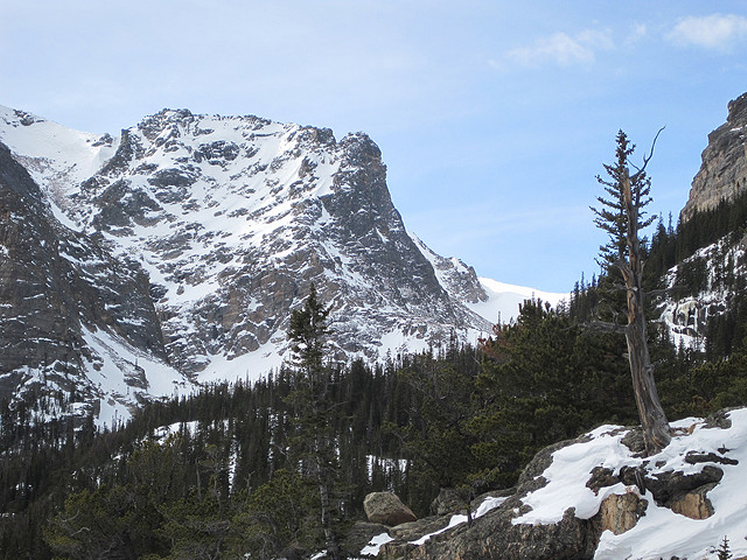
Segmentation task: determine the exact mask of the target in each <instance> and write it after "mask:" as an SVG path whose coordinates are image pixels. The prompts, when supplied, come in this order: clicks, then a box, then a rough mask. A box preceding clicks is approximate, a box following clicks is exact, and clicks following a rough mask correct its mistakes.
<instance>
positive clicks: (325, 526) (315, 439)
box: [288, 284, 343, 560]
mask: <svg viewBox="0 0 747 560" xmlns="http://www.w3.org/2000/svg"><path fill="white" fill-rule="evenodd" d="M329 312H330V309H329V308H325V307H324V306H323V305H322V304H321V302H320V301H319V300H318V298H317V293H316V287H315V286H314V284H311V288H310V289H309V296H308V298H307V299H306V302H305V303H304V306H303V307H302V308H301V309H298V310H295V311H293V313H292V314H291V321H290V329H289V331H288V338H289V339H290V340H291V342H292V343H293V353H294V362H295V365H296V366H297V370H296V372H295V382H294V389H293V391H292V392H291V393H290V395H289V396H288V402H289V404H290V405H291V406H292V407H293V409H294V421H295V422H296V438H295V441H296V444H297V447H298V448H300V449H301V450H302V451H301V456H300V460H301V462H302V463H303V464H304V466H305V468H306V469H307V470H308V474H309V476H310V477H311V478H312V479H313V480H314V481H315V482H316V485H317V489H318V492H319V515H320V526H321V528H322V532H323V534H324V542H325V546H326V547H327V556H328V557H330V558H332V559H333V560H341V559H342V557H343V556H342V553H341V551H340V545H339V542H338V535H337V527H336V526H337V520H336V515H335V510H336V508H335V504H334V500H335V496H334V493H335V489H336V487H337V481H338V480H339V470H340V469H339V465H338V462H339V460H338V453H337V451H338V450H337V442H336V438H335V431H334V424H333V422H332V421H331V420H332V418H331V415H332V413H333V409H334V407H333V406H331V403H332V401H331V389H332V387H331V376H330V371H329V368H327V367H325V363H324V358H325V349H326V343H327V336H328V335H329V334H330V329H329V327H328V326H327V323H326V321H327V317H328V315H329Z"/></svg>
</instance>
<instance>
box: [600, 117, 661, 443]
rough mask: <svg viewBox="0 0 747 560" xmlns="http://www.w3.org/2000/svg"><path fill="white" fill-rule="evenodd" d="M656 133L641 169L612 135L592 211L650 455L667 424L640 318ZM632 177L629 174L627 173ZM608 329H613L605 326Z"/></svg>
mask: <svg viewBox="0 0 747 560" xmlns="http://www.w3.org/2000/svg"><path fill="white" fill-rule="evenodd" d="M662 130H663V128H662V129H661V130H659V132H657V134H656V137H655V138H654V141H653V143H652V145H651V151H650V152H649V154H648V155H647V156H644V158H643V164H642V165H641V167H636V166H635V165H633V164H632V163H630V156H631V155H632V154H633V151H634V150H635V146H634V145H632V144H630V142H629V141H628V137H627V135H626V134H625V133H624V132H623V131H622V130H621V131H619V132H618V134H617V149H616V151H615V155H616V158H617V160H616V162H615V163H614V164H610V165H607V164H605V165H604V169H605V171H606V172H607V175H608V176H609V177H608V178H606V179H603V178H602V177H599V176H597V181H599V183H601V184H602V185H603V186H604V190H605V191H606V192H607V194H608V195H609V196H608V197H604V196H600V197H597V200H598V201H599V203H600V204H601V206H600V207H599V208H592V211H593V212H594V214H595V215H596V218H595V219H594V223H595V224H596V225H597V227H599V228H600V229H603V230H604V231H606V232H607V233H608V234H609V242H608V243H607V244H606V245H603V246H601V247H600V254H599V259H598V262H599V264H600V265H601V266H602V268H603V269H605V270H607V271H608V272H609V271H610V270H612V269H617V270H619V272H620V274H621V276H622V278H623V282H624V285H625V290H626V294H627V320H628V322H627V325H625V326H620V330H622V331H623V332H624V333H625V340H626V342H627V346H628V363H629V366H630V374H631V377H632V380H633V391H634V393H635V400H636V406H637V407H638V415H639V417H640V419H641V425H642V426H643V437H644V442H645V445H646V452H647V453H648V454H653V453H656V452H658V451H660V450H661V449H663V448H664V447H666V445H667V444H668V443H669V441H670V439H671V437H670V434H669V424H668V422H667V418H666V415H665V414H664V409H663V408H662V406H661V402H660V401H659V395H658V393H657V391H656V383H655V381H654V366H653V364H652V363H651V357H650V355H649V350H648V339H647V331H646V316H645V313H644V303H645V301H644V298H645V293H644V289H643V265H644V260H643V247H642V246H641V237H640V232H641V230H643V229H644V228H646V227H647V226H649V225H651V223H652V222H653V220H654V218H655V216H651V217H648V218H647V217H646V213H645V212H644V208H645V207H646V206H647V205H648V204H649V203H650V202H651V197H650V195H649V192H650V190H651V180H650V179H649V177H648V176H647V175H646V166H647V165H648V162H649V161H650V160H651V157H652V156H653V153H654V146H655V145H656V140H657V138H658V137H659V134H660V133H661V131H662ZM631 167H633V169H634V172H633V173H632V174H631V170H630V168H631ZM608 326H611V327H612V325H608Z"/></svg>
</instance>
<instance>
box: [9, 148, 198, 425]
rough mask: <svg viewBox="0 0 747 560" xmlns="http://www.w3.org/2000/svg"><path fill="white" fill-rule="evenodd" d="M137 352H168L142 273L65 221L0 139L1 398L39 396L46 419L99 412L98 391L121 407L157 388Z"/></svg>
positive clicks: (155, 357)
mask: <svg viewBox="0 0 747 560" xmlns="http://www.w3.org/2000/svg"><path fill="white" fill-rule="evenodd" d="M125 349H132V351H125ZM136 349H139V350H136ZM139 353H142V354H143V355H144V356H148V357H149V360H150V361H151V362H152V361H160V362H163V361H165V360H166V352H165V350H164V346H163V339H162V336H161V329H160V321H159V319H158V316H157V313H156V310H155V308H154V306H153V303H152V300H151V295H150V285H149V282H148V278H147V276H146V274H145V273H144V271H143V270H142V268H141V267H140V266H139V265H138V264H137V263H135V262H134V261H131V260H128V259H126V258H119V259H118V258H114V257H112V256H111V255H110V254H109V253H108V251H106V249H105V248H103V247H102V246H101V245H100V244H99V243H98V242H97V241H96V240H95V239H94V238H92V237H91V236H88V235H85V234H83V233H80V232H76V231H73V230H71V229H69V228H67V227H65V226H64V225H62V224H61V223H60V222H59V221H58V220H57V219H56V218H55V217H54V215H53V214H52V211H51V209H50V208H49V206H48V204H47V203H46V201H45V198H44V196H43V194H42V192H41V190H40V189H39V187H38V186H37V185H36V183H35V182H34V181H33V179H32V178H31V177H30V176H29V174H28V173H27V172H26V170H25V169H24V168H23V167H22V166H21V165H20V164H18V163H17V162H16V161H15V160H14V159H13V157H12V156H11V153H10V151H9V149H8V148H7V147H6V146H5V145H3V144H1V143H0V399H12V400H14V401H17V402H21V401H24V400H33V401H36V402H39V401H46V405H45V407H44V408H45V409H46V410H47V414H48V417H50V418H51V417H54V416H58V415H63V414H65V412H66V409H67V410H71V409H72V410H74V411H75V413H76V414H77V415H79V416H85V415H86V414H89V413H91V412H99V410H97V407H99V406H100V404H99V400H100V399H102V400H105V401H106V402H111V403H112V404H111V406H113V407H115V408H117V407H119V410H120V412H123V411H125V412H126V410H127V409H128V408H130V407H133V406H137V405H138V404H140V402H141V401H142V400H145V399H148V398H149V397H150V396H151V395H152V394H153V393H156V394H158V392H159V389H155V390H151V389H152V388H151V387H150V384H151V383H152V382H153V381H154V379H153V378H152V377H149V376H148V375H147V373H148V372H146V371H145V369H144V368H143V366H147V365H148V363H149V362H148V360H147V359H144V360H143V362H142V363H138V360H137V358H138V354H139ZM162 367H163V369H164V370H167V369H168V367H167V366H166V364H165V363H162ZM98 372H101V377H102V378H106V377H109V376H115V377H116V379H114V380H111V379H110V381H113V383H112V385H113V386H114V387H115V388H114V390H112V389H113V387H111V386H110V387H105V386H104V384H103V383H102V382H101V381H98V382H97V380H96V379H95V376H96V374H97V373H98ZM172 373H173V379H174V380H181V382H183V383H186V382H187V380H185V379H184V378H183V377H182V376H180V375H179V374H178V373H177V372H176V371H172ZM161 381H163V380H161ZM167 385H168V383H167ZM172 391H173V387H172V386H169V387H168V389H167V390H166V394H169V393H171V392H172ZM71 394H74V395H76V398H74V399H70V398H69V395H71ZM161 394H163V393H161ZM71 400H72V402H70V401H71ZM31 404H33V403H31ZM41 419H43V418H41ZM108 421H109V422H111V419H109V420H108Z"/></svg>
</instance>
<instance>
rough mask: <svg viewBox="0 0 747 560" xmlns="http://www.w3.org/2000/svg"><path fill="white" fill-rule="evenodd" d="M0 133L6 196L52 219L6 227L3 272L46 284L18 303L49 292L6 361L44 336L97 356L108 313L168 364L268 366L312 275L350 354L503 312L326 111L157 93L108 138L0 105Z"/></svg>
mask: <svg viewBox="0 0 747 560" xmlns="http://www.w3.org/2000/svg"><path fill="white" fill-rule="evenodd" d="M0 140H2V141H4V142H6V143H7V144H8V145H9V147H10V150H11V151H12V155H13V157H14V158H15V160H16V162H19V163H20V164H23V166H24V167H25V168H26V169H27V170H28V172H29V173H30V176H29V175H28V174H26V172H25V171H24V170H23V169H22V168H21V166H20V165H18V164H17V163H16V162H12V161H11V159H10V154H9V153H8V152H7V150H6V151H5V153H4V154H5V158H6V162H5V164H4V166H5V167H7V169H9V170H10V171H11V172H12V173H15V174H17V175H18V176H23V177H24V178H23V179H22V180H18V179H17V178H16V179H13V180H8V181H6V184H5V191H6V194H5V196H8V197H11V198H12V201H11V200H10V199H9V202H8V205H9V206H8V207H9V208H11V207H13V208H16V207H19V208H20V205H24V212H25V216H26V218H25V219H26V220H27V222H28V223H33V224H35V225H36V226H37V227H38V228H40V229H39V232H38V234H37V233H35V234H34V235H33V236H24V235H22V234H21V233H20V232H21V231H22V226H21V225H18V226H17V231H16V230H12V231H16V233H15V234H12V231H11V229H8V230H7V231H8V232H10V233H6V234H4V235H5V238H6V245H4V247H6V249H5V250H4V254H5V259H6V260H5V261H2V262H3V263H4V264H0V266H4V267H5V268H6V269H8V270H9V271H10V270H12V271H16V272H13V273H12V274H11V272H8V273H6V274H4V276H3V277H2V282H3V283H2V287H1V288H0V289H2V290H5V291H6V292H12V291H14V290H15V291H17V290H18V288H17V286H19V285H27V286H35V287H34V288H33V289H32V288H31V287H29V288H28V289H27V292H28V293H26V292H24V293H23V294H20V293H19V294H17V295H14V296H13V298H14V299H12V298H11V297H10V296H8V297H7V300H3V301H4V303H5V304H6V307H5V308H4V309H5V312H6V314H7V320H8V321H11V322H16V323H17V324H19V325H21V324H22V323H23V321H21V320H20V317H23V316H25V315H26V314H28V313H29V311H27V309H26V307H25V306H26V305H30V304H23V305H22V303H23V302H24V301H26V300H24V299H23V298H29V300H28V301H34V299H33V298H38V299H39V302H38V303H39V305H41V302H42V301H43V302H44V305H46V306H49V307H51V308H52V309H50V310H49V313H48V315H49V317H46V316H39V317H36V316H35V318H34V320H35V321H39V325H38V327H35V328H36V329H37V330H36V331H35V335H34V336H33V337H28V339H27V340H25V341H23V347H22V348H21V347H19V348H18V350H17V351H16V350H14V351H13V353H12V356H15V357H14V358H13V359H10V358H8V359H5V358H2V359H0V368H2V369H1V370H0V371H2V372H10V371H13V372H16V371H17V370H18V368H23V367H27V366H29V365H31V361H29V360H31V358H29V356H41V355H44V354H45V353H46V354H47V358H45V359H46V360H47V362H50V363H51V362H52V361H54V359H53V357H52V354H50V350H49V349H48V348H47V346H48V345H45V344H41V343H40V342H39V341H40V340H41V339H42V338H43V337H44V336H49V337H50V338H52V339H54V340H55V341H56V342H55V343H54V344H56V345H57V346H59V347H60V348H64V349H66V351H67V352H68V354H70V355H71V356H73V358H70V360H73V361H74V360H76V359H77V360H79V361H80V360H85V356H86V355H87V354H86V353H87V352H89V353H90V347H91V343H90V340H88V339H86V335H85V333H87V332H95V330H96V329H97V328H98V329H101V330H103V331H105V332H106V333H107V336H109V335H110V336H112V337H116V339H117V341H118V343H121V344H126V345H128V346H129V347H130V349H131V351H129V354H128V356H129V355H134V354H135V353H141V354H142V355H143V356H147V357H148V360H150V362H149V363H151V364H153V363H160V364H162V366H159V367H161V368H166V369H165V370H164V371H168V372H169V373H168V375H167V377H169V379H170V380H171V381H174V380H176V379H177V378H179V377H181V376H187V377H188V378H189V379H190V380H191V381H194V382H203V381H205V382H207V381H213V380H218V379H235V378H237V377H240V378H244V377H247V376H248V377H256V376H258V375H261V374H263V373H265V372H266V371H267V370H268V369H270V368H272V367H278V366H279V365H280V364H281V362H282V359H283V357H284V356H285V355H286V354H287V352H288V344H287V340H286V332H287V324H288V319H289V316H290V313H291V311H292V310H293V309H294V308H296V307H297V306H299V305H301V303H302V302H303V300H304V299H305V296H306V294H307V293H308V289H309V286H310V284H311V283H312V282H313V283H314V284H315V285H316V287H317V290H318V292H319V294H320V297H321V298H322V300H323V301H326V302H328V303H329V305H330V306H331V308H332V314H331V316H330V317H331V327H332V329H333V331H334V333H335V335H334V337H333V340H332V345H333V352H334V354H335V356H336V357H337V358H338V359H340V360H344V359H348V358H351V357H356V356H360V357H367V358H383V357H384V356H385V355H386V354H387V353H388V352H392V353H396V352H398V351H399V350H401V349H405V348H406V349H408V350H419V349H423V348H427V347H429V346H433V345H439V344H441V343H445V342H446V341H448V340H450V339H452V338H453V337H457V338H461V339H463V340H468V339H472V340H474V338H476V337H477V336H478V335H479V334H480V333H484V332H488V331H489V329H490V327H491V324H490V321H488V320H486V319H485V318H483V317H481V316H480V315H478V314H477V313H475V312H473V311H472V310H470V309H469V308H468V307H467V305H469V304H476V303H481V302H482V303H484V302H486V301H487V299H488V297H487V295H486V293H485V291H484V289H483V288H482V286H481V285H480V283H479V281H478V279H477V276H476V275H475V272H474V270H473V269H472V268H471V267H467V266H465V265H464V264H463V263H461V261H458V260H457V259H444V258H443V257H440V256H438V255H436V254H435V253H433V252H432V251H430V250H429V249H428V248H427V247H425V245H424V244H422V242H420V241H419V240H414V239H413V238H412V237H411V236H410V235H409V234H408V232H407V231H406V229H405V227H404V224H403V222H402V219H401V217H400V215H399V213H398V212H397V210H396V209H395V208H394V206H393V204H392V201H391V197H390V195H389V191H388V188H387V184H386V167H385V165H384V164H383V162H382V159H381V152H380V151H379V149H378V147H377V146H376V144H375V143H374V142H373V141H372V140H371V139H370V138H369V137H368V136H366V135H365V134H362V133H356V134H349V135H347V136H345V137H344V138H342V139H341V140H339V141H338V140H336V139H335V137H334V135H333V134H332V131H330V130H329V129H320V128H314V127H306V126H299V125H295V124H281V123H276V122H272V121H268V120H266V119H261V118H258V117H254V116H243V117H222V116H205V115H194V114H192V113H190V112H189V111H186V110H163V111H161V112H160V113H158V114H156V115H152V116H150V117H147V118H145V119H143V121H141V122H140V123H139V124H137V125H136V126H133V127H131V128H129V129H126V130H123V131H122V133H121V135H120V136H119V137H117V138H114V137H112V136H109V135H104V136H96V135H91V134H86V133H80V132H76V131H71V130H69V129H66V128H64V127H62V126H60V125H57V124H55V123H50V122H48V121H45V120H43V119H40V118H38V117H35V116H33V115H29V114H27V113H22V112H19V111H13V110H10V109H3V110H2V111H0ZM11 164H12V166H11ZM32 179H33V180H35V181H36V183H37V184H38V185H39V186H38V187H37V186H36V185H34V181H33V180H32ZM19 190H23V192H24V193H26V194H24V195H23V196H22V195H20V194H19V193H18V192H16V191H19ZM27 191H28V192H27ZM30 193H31V194H30ZM11 203H12V204H13V206H10V204H11ZM19 212H20V210H19ZM13 215H15V214H13ZM9 216H10V214H9ZM13 224H15V222H13V221H12V220H11V219H10V218H8V225H7V226H6V227H7V228H12V227H16V226H13ZM44 228H46V229H44ZM11 235H15V236H16V237H14V238H13V239H11V238H10V237H9V236H11ZM22 245H23V247H22ZM19 255H22V257H20V256H19ZM0 258H3V257H2V254H0ZM23 259H26V261H23V263H24V264H22V260H23ZM56 263H59V264H56ZM21 271H23V272H21ZM23 274H26V275H30V278H29V279H25V277H24V278H23V279H21V276H22V275H23ZM48 274H53V275H54V282H52V281H51V280H49V279H48V278H47V276H45V275H48ZM21 280H22V281H21ZM19 282H21V283H20V284H19ZM24 282H26V284H24ZM31 282H33V284H32V283H31ZM48 285H51V286H55V287H56V288H55V289H56V290H57V291H56V292H54V293H52V292H49V293H47V292H46V291H44V290H42V286H48ZM45 289H47V288H45ZM50 289H51V288H50ZM58 292H59V293H58ZM54 313H58V314H60V317H57V316H56V315H54ZM31 324H32V323H28V324H27V323H23V326H22V327H21V326H19V327H18V329H19V330H17V331H14V334H8V335H6V339H4V340H5V342H4V345H5V346H3V348H11V347H12V344H17V343H12V342H11V341H10V339H11V337H13V336H14V337H16V338H19V337H22V336H23V333H24V332H28V331H27V329H29V328H30V326H29V325H31ZM45 333H46V335H45ZM76 336H77V338H76ZM71 340H72V341H74V342H70V341H71ZM50 344H52V343H50ZM70 344H73V346H70ZM9 352H10V351H9ZM60 352H62V350H60ZM116 353H117V352H114V354H116ZM7 355H8V356H11V353H7ZM54 356H55V358H56V356H57V353H55V354H54ZM32 361H33V360H32ZM125 361H127V360H125ZM131 361H132V362H133V363H135V362H137V364H136V367H137V368H140V369H144V366H143V365H142V363H141V362H138V360H131ZM42 362H43V360H42V358H38V359H36V361H34V362H33V367H35V368H37V369H38V368H40V367H41V365H40V364H42ZM70 363H72V362H70ZM166 363H168V364H169V365H168V366H167V365H166ZM71 367H72V366H71ZM86 367H87V366H85V365H80V364H79V365H78V366H76V367H74V368H73V369H76V368H77V369H76V371H78V372H85V371H87V370H86ZM133 367H134V366H133ZM149 367H150V368H151V369H152V366H149ZM130 369H131V368H130ZM145 369H148V368H145ZM125 370H128V367H123V368H120V369H119V370H117V371H118V372H119V373H117V374H116V376H119V377H122V376H123V375H127V376H131V374H130V373H126V374H125ZM35 371H36V370H35ZM159 371H160V370H159ZM149 373H150V372H149V371H145V373H143V374H142V375H140V377H142V376H143V375H145V376H146V377H147V376H148V375H149ZM161 373H163V372H161ZM161 373H158V375H161ZM153 374H154V375H155V374H156V372H155V371H154V372H153ZM81 375H87V376H88V378H89V379H90V378H91V374H90V372H88V373H81ZM133 375H134V374H133ZM136 377H137V376H136ZM8 379H10V378H8ZM77 379H78V378H77V377H76V381H75V383H77ZM13 380H14V381H9V382H8V383H7V384H6V385H7V387H8V389H6V391H13V390H14V389H13V387H16V388H17V387H18V386H19V383H20V377H19V374H17V373H14V375H13ZM139 383H140V384H141V385H147V383H145V382H142V381H141V382H139ZM103 384H104V385H106V383H103ZM123 387H124V386H122V387H120V389H122V388H123ZM127 387H130V385H127ZM123 390H124V392H127V391H129V389H127V388H126V387H125V388H124V389H123ZM144 390H145V389H144ZM118 392H119V393H122V392H123V391H121V390H120V391H118ZM121 400H122V399H121Z"/></svg>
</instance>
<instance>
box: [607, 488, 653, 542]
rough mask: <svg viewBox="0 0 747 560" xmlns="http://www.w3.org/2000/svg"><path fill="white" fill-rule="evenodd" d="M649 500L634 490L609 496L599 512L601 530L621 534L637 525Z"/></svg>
mask: <svg viewBox="0 0 747 560" xmlns="http://www.w3.org/2000/svg"><path fill="white" fill-rule="evenodd" d="M647 506H648V501H647V500H643V499H641V498H640V496H638V494H635V493H633V492H627V493H625V494H611V495H610V496H607V497H606V498H605V499H604V501H602V505H601V507H600V508H599V513H598V514H597V517H598V521H599V530H600V531H602V532H603V531H612V532H613V533H614V534H615V535H620V534H622V533H624V532H625V531H629V530H630V529H632V528H633V527H635V525H636V523H638V520H639V519H640V518H641V517H642V516H643V515H645V513H646V507H647Z"/></svg>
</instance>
